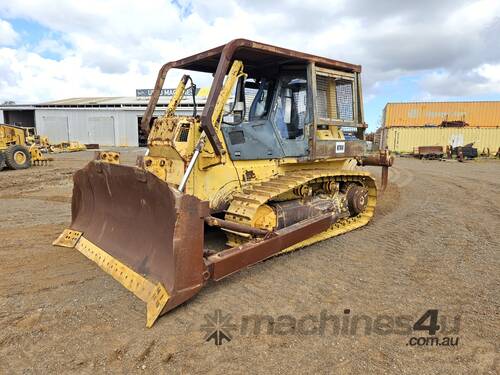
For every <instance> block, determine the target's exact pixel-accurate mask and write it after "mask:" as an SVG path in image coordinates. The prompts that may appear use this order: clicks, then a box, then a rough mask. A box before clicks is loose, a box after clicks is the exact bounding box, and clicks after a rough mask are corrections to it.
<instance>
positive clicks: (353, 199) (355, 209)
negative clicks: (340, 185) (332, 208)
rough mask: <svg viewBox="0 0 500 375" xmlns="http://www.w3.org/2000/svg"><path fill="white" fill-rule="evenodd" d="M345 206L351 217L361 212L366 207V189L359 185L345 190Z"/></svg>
mask: <svg viewBox="0 0 500 375" xmlns="http://www.w3.org/2000/svg"><path fill="white" fill-rule="evenodd" d="M346 196H347V205H348V207H349V212H350V213H351V215H352V216H356V215H358V214H360V213H361V212H363V211H364V210H365V208H366V206H367V205H368V189H366V188H364V187H363V186H359V185H351V186H350V187H349V189H348V190H347V194H346Z"/></svg>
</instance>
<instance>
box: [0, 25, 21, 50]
mask: <svg viewBox="0 0 500 375" xmlns="http://www.w3.org/2000/svg"><path fill="white" fill-rule="evenodd" d="M18 39H19V34H18V33H16V32H15V31H14V29H13V28H12V25H11V24H10V23H8V22H7V21H4V20H2V19H0V46H12V45H14V44H16V42H17V40H18Z"/></svg>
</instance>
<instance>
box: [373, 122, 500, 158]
mask: <svg viewBox="0 0 500 375" xmlns="http://www.w3.org/2000/svg"><path fill="white" fill-rule="evenodd" d="M468 143H474V147H476V148H477V149H478V151H479V152H481V151H482V150H483V149H485V148H489V149H490V151H491V152H496V151H497V150H498V148H499V147H500V128H425V127H392V128H383V129H382V134H381V145H380V148H381V149H385V148H386V147H387V148H388V149H389V150H390V151H394V152H400V153H411V152H413V151H414V150H415V149H416V148H417V147H419V146H443V147H446V146H447V145H451V144H453V145H454V146H464V145H466V144H468Z"/></svg>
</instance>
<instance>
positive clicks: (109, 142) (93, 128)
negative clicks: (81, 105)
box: [88, 116, 116, 146]
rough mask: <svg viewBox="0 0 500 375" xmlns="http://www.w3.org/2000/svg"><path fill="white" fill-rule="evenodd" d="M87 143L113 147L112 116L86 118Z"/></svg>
mask: <svg viewBox="0 0 500 375" xmlns="http://www.w3.org/2000/svg"><path fill="white" fill-rule="evenodd" d="M88 130H89V142H90V143H97V144H99V145H103V146H115V145H116V143H115V119H114V117H113V116H96V117H89V118H88Z"/></svg>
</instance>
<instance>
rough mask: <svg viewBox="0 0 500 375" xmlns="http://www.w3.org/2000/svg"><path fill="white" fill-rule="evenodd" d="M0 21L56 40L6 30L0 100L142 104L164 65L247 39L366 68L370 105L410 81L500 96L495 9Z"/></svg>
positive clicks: (45, 1) (339, 8)
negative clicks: (108, 98) (107, 98)
mask: <svg viewBox="0 0 500 375" xmlns="http://www.w3.org/2000/svg"><path fill="white" fill-rule="evenodd" d="M0 18H3V19H7V20H9V21H12V20H14V19H24V20H27V21H28V22H35V23H38V24H40V25H42V26H43V27H44V28H46V29H48V30H51V32H53V34H51V35H46V36H43V37H42V38H41V39H40V41H39V42H38V44H36V45H30V44H27V43H23V40H22V38H20V37H19V35H18V34H17V33H16V31H15V30H13V29H12V27H11V25H10V23H8V22H6V21H0V31H2V32H1V33H0V43H3V47H4V48H3V49H1V50H0V58H3V59H7V60H4V61H2V62H0V74H2V75H1V76H0V100H3V99H14V100H16V101H22V100H28V99H29V100H31V101H39V100H49V99H59V98H63V97H66V96H84V95H87V94H88V95H133V93H134V89H135V88H139V87H151V86H153V84H154V81H155V75H156V73H157V71H158V69H159V68H160V66H161V64H163V63H164V62H166V61H170V60H174V59H178V58H181V57H184V56H187V55H190V54H193V53H196V52H200V51H203V50H206V49H209V48H212V47H215V46H217V45H220V44H223V43H225V42H227V41H229V40H231V39H233V38H238V37H244V38H248V39H255V40H259V41H262V42H266V43H270V44H276V45H280V46H284V47H288V48H291V49H298V50H301V51H305V52H309V53H314V54H319V55H324V56H328V57H331V58H334V59H338V60H344V61H349V62H353V63H356V64H361V65H362V66H363V72H364V74H363V83H364V85H365V87H364V93H365V97H366V98H370V99H371V100H370V101H369V102H372V103H378V102H380V100H375V99H376V98H377V95H381V92H383V90H382V88H383V87H384V86H385V87H387V86H388V85H389V86H390V85H391V83H392V82H394V81H397V80H401V79H402V78H404V77H413V78H414V79H415V81H416V84H415V85H414V88H413V89H415V90H418V92H415V93H414V96H415V97H450V98H460V97H461V96H464V95H491V94H498V93H499V88H498V87H499V85H498V66H499V65H500V48H498V39H497V38H498V35H500V2H499V1H496V0H477V1H465V0H441V1H439V2H436V1H434V0H421V1H419V2H410V1H393V0H379V1H368V0H364V1H363V0H331V1H314V0H300V1H299V0H283V1H280V2H270V1H267V0H196V1H194V0H192V1H191V0H176V1H173V2H168V1H164V0H151V1H147V2H144V1H127V2H123V1H119V0H110V1H105V2H103V1H98V0H89V1H85V2H80V1H62V0H58V1H53V0H52V1H49V0H38V1H35V0H17V1H10V2H2V3H1V4H0ZM6 61H8V63H6ZM178 76H179V74H175V75H171V76H170V77H168V78H167V83H166V85H168V86H170V87H172V86H175V84H176V82H175V80H176V79H177V78H178ZM196 76H197V77H198V78H199V79H200V80H201V82H198V84H201V85H203V84H208V82H209V79H208V78H206V77H205V78H202V76H201V75H196ZM23 86H24V87H23ZM27 87H29V90H28V91H29V94H27V93H26V92H27V89H26V88H27Z"/></svg>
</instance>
